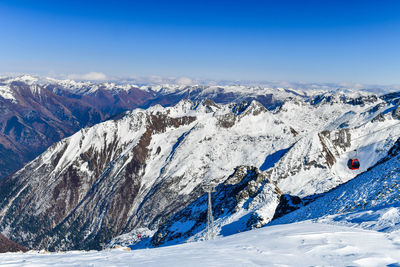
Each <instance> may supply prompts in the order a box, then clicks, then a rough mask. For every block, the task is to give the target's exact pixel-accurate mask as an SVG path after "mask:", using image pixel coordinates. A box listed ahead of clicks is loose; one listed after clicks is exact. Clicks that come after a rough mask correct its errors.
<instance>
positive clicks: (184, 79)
mask: <svg viewBox="0 0 400 267" xmlns="http://www.w3.org/2000/svg"><path fill="white" fill-rule="evenodd" d="M175 83H177V84H179V85H190V84H193V80H192V79H190V78H188V77H179V78H177V79H175Z"/></svg>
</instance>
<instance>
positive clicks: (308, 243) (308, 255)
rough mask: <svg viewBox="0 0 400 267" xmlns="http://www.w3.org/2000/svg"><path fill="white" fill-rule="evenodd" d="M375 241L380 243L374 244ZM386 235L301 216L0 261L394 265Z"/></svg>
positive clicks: (394, 245) (393, 247) (395, 252)
mask: <svg viewBox="0 0 400 267" xmlns="http://www.w3.org/2000/svg"><path fill="white" fill-rule="evenodd" d="M377 244H379V245H377ZM399 249H400V243H398V242H397V241H396V239H394V238H392V237H391V236H389V235H387V234H384V233H380V232H375V231H368V230H360V229H354V228H350V227H346V226H337V225H330V224H323V223H313V222H311V221H306V222H303V223H295V224H287V225H277V226H270V227H264V228H262V229H257V230H252V231H248V232H243V233H239V234H235V235H232V236H229V237H223V238H218V239H216V240H213V241H203V242H193V243H187V244H183V245H177V246H169V247H162V248H155V249H142V250H134V251H129V250H128V249H127V248H123V247H122V248H117V249H111V250H103V251H100V252H97V251H89V252H84V251H70V252H66V253H46V252H44V251H42V252H35V251H30V252H27V253H5V254H0V262H1V266H7V267H12V266H53V265H57V266H193V267H194V266H349V265H351V266H386V265H391V266H398V264H400V253H399Z"/></svg>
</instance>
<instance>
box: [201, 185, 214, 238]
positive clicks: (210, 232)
mask: <svg viewBox="0 0 400 267" xmlns="http://www.w3.org/2000/svg"><path fill="white" fill-rule="evenodd" d="M203 188H204V191H206V192H207V193H208V210H207V240H213V239H214V238H215V229H214V218H213V214H212V200H211V193H212V192H215V187H214V186H212V185H205V186H204V187H203Z"/></svg>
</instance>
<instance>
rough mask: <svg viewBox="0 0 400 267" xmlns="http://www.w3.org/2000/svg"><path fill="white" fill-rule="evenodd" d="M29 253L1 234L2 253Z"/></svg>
mask: <svg viewBox="0 0 400 267" xmlns="http://www.w3.org/2000/svg"><path fill="white" fill-rule="evenodd" d="M19 251H23V252H25V251H27V249H26V248H25V247H23V246H21V245H19V244H17V243H15V242H13V241H11V240H9V239H8V238H6V237H5V236H4V235H2V234H0V253H5V252H19Z"/></svg>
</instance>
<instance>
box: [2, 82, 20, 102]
mask: <svg viewBox="0 0 400 267" xmlns="http://www.w3.org/2000/svg"><path fill="white" fill-rule="evenodd" d="M0 96H1V97H2V98H4V99H9V100H11V102H13V103H17V100H16V98H15V97H14V95H13V93H12V90H11V88H10V87H9V86H8V85H0Z"/></svg>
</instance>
